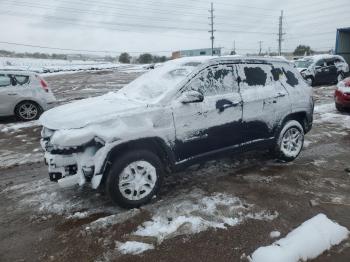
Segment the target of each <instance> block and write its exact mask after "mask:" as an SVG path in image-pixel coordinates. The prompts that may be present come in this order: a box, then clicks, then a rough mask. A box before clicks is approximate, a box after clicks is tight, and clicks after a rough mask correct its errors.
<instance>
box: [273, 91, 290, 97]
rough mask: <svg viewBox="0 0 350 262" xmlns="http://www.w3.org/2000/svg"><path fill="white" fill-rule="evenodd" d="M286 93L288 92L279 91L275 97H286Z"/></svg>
mask: <svg viewBox="0 0 350 262" xmlns="http://www.w3.org/2000/svg"><path fill="white" fill-rule="evenodd" d="M286 95H287V94H286V93H281V92H278V93H277V95H276V96H274V98H279V97H285V96H286Z"/></svg>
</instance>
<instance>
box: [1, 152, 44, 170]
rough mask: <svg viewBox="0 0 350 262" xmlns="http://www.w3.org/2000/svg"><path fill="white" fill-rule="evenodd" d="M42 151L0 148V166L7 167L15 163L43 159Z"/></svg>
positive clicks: (35, 161)
mask: <svg viewBox="0 0 350 262" xmlns="http://www.w3.org/2000/svg"><path fill="white" fill-rule="evenodd" d="M43 159H44V154H43V153H35V152H33V153H20V152H14V151H10V150H2V149H0V168H7V167H11V166H16V165H23V164H31V163H38V162H41V161H43Z"/></svg>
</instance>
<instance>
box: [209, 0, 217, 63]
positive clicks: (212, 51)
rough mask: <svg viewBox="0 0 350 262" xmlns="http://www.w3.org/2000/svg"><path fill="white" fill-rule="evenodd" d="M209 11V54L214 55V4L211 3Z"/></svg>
mask: <svg viewBox="0 0 350 262" xmlns="http://www.w3.org/2000/svg"><path fill="white" fill-rule="evenodd" d="M209 13H210V17H209V19H210V24H209V25H210V28H211V30H210V31H209V33H211V36H210V40H211V55H212V56H213V55H214V32H215V31H216V30H214V4H213V3H211V8H210V10H209Z"/></svg>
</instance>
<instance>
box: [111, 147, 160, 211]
mask: <svg viewBox="0 0 350 262" xmlns="http://www.w3.org/2000/svg"><path fill="white" fill-rule="evenodd" d="M135 161H145V162H148V163H149V164H151V165H152V166H153V167H154V168H155V170H156V177H157V179H156V182H155V185H154V187H153V189H152V191H151V192H149V193H148V194H147V195H145V196H144V197H142V198H141V199H138V200H131V199H128V198H127V197H125V196H123V193H122V192H121V190H120V188H119V181H120V179H121V175H122V172H123V171H124V169H125V168H126V167H128V166H129V164H131V163H133V162H135ZM163 176H164V167H163V164H162V162H161V161H160V159H159V157H158V156H157V155H156V154H154V153H152V152H150V151H147V150H133V151H128V152H126V153H124V154H123V155H122V156H120V157H119V158H118V159H116V160H115V161H114V162H113V164H112V167H111V168H110V170H109V172H108V176H107V180H106V192H107V195H108V196H109V197H110V198H111V199H112V201H113V202H114V203H116V204H118V205H119V206H121V207H124V208H138V207H140V206H142V205H144V204H147V203H148V202H150V201H151V199H152V198H153V196H155V195H157V193H158V192H159V189H160V187H161V184H162V180H163ZM129 191H130V190H129ZM125 192H126V190H125ZM125 192H124V194H125Z"/></svg>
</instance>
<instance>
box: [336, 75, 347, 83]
mask: <svg viewBox="0 0 350 262" xmlns="http://www.w3.org/2000/svg"><path fill="white" fill-rule="evenodd" d="M344 78H345V77H344V75H343V73H341V72H340V73H339V74H338V76H337V81H336V84H337V83H339V82H340V81H342V80H343V79H344Z"/></svg>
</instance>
